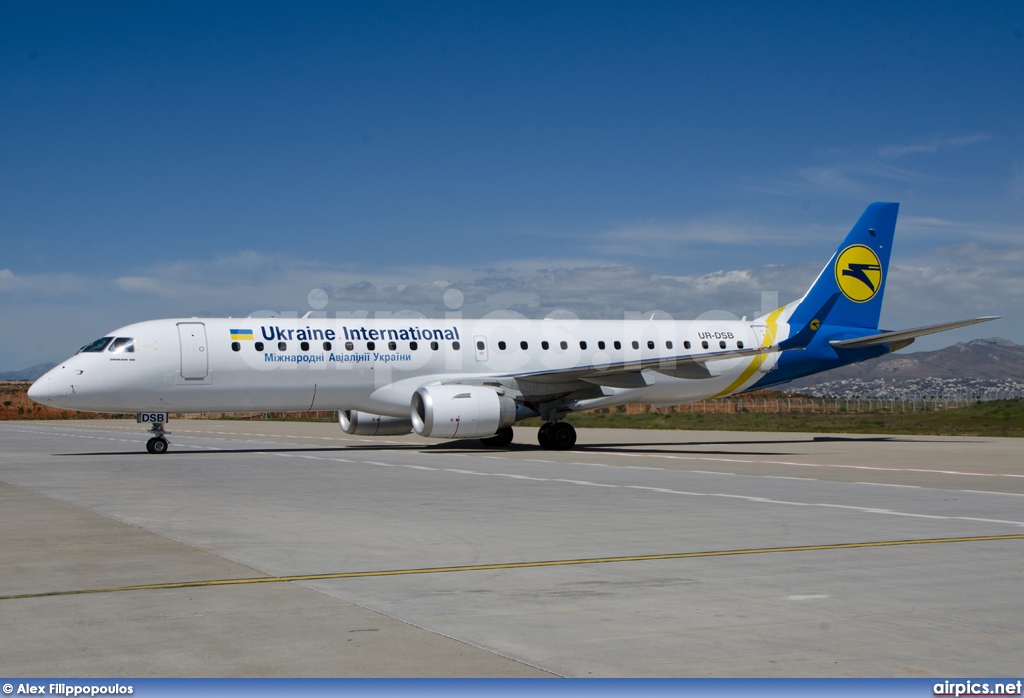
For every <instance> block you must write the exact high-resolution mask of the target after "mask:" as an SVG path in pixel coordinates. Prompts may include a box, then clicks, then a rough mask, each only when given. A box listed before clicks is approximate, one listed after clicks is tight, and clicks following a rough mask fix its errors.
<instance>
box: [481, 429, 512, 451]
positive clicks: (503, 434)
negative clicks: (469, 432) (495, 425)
mask: <svg viewBox="0 0 1024 698" xmlns="http://www.w3.org/2000/svg"><path fill="white" fill-rule="evenodd" d="M512 436H513V434H512V427H504V428H503V429H499V430H498V433H497V434H495V435H494V436H488V437H487V438H484V439H480V443H482V444H483V445H484V446H487V447H488V448H505V447H506V446H508V445H509V444H510V443H512Z"/></svg>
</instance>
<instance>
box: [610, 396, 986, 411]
mask: <svg viewBox="0 0 1024 698" xmlns="http://www.w3.org/2000/svg"><path fill="white" fill-rule="evenodd" d="M977 401H978V398H977V397H938V398H891V399H884V398H814V397H795V396H783V397H772V398H768V397H764V398H756V397H754V398H750V397H748V398H740V397H735V398H718V399H713V400H701V401H699V402H689V403H686V404H682V405H673V406H670V407H652V406H650V405H626V406H625V407H624V408H610V409H607V410H605V411H607V412H625V413H626V414H648V413H651V412H657V413H659V414H670V413H673V412H676V413H683V414H700V413H704V414H744V413H745V414H750V413H760V414H792V413H798V414H805V413H806V414H870V413H890V414H895V413H900V412H939V411H942V410H951V409H958V408H962V407H967V406H968V405H972V404H974V403H976V402H977ZM595 411H600V410H595Z"/></svg>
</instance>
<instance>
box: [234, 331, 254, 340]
mask: <svg viewBox="0 0 1024 698" xmlns="http://www.w3.org/2000/svg"><path fill="white" fill-rule="evenodd" d="M231 339H252V330H231Z"/></svg>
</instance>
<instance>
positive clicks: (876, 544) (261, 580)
mask: <svg viewBox="0 0 1024 698" xmlns="http://www.w3.org/2000/svg"><path fill="white" fill-rule="evenodd" d="M1004 540H1024V533H1016V534H1007V535H998V536H962V537H958V538H917V539H911V540H880V541H869V542H864V543H831V544H825V545H794V546H787V547H780V548H745V549H737V550H706V551H701V552H692V553H664V554H660V555H624V556H620V557H590V558H579V559H574V560H540V561H533V562H501V563H494V564H490V565H456V566H452V567H419V568H415V569H406V570H374V571H368V572H327V573H323V574H297V575H290V576H286V577H249V578H242V579H207V580H199V581H192V582H166V583H161V584H136V585H132V586H123V587H108V588H105V589H75V590H71V591H44V592H38V593H33V594H11V595H7V596H0V601H9V600H12V599H36V598H41V597H44V596H74V595H77V594H110V593H113V592H118V591H148V590H156V589H184V588H187V587H214V586H228V585H232V584H265V583H271V582H310V581H318V580H324V579H354V578H358V577H392V576H397V575H403V574H439V573H442V572H480V571H484V570H514V569H521V568H526V567H557V566H560V565H598V564H602V563H607V562H647V561H650V560H682V559H686V558H695V557H721V556H725V555H763V554H766V553H800V552H809V551H813V550H848V549H852V548H883V547H888V546H894V545H930V544H936V543H977V542H983V541H1004Z"/></svg>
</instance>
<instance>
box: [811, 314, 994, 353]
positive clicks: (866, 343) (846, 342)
mask: <svg viewBox="0 0 1024 698" xmlns="http://www.w3.org/2000/svg"><path fill="white" fill-rule="evenodd" d="M999 317H1000V316H998V315H986V316H985V317H976V318H972V319H970V320H958V321H957V322H944V323H942V324H941V325H929V326H927V327H916V328H914V329H912V330H896V331H893V332H882V333H881V334H873V335H871V336H870V337H858V338H856V339H837V340H833V341H831V342H829V344H831V345H832V346H834V347H835V348H836V349H860V348H861V347H873V346H877V345H879V344H888V343H890V342H900V341H903V340H907V339H911V340H912V339H914V337H923V336H924V335H926V334H935V333H936V332H945V331H946V330H955V329H956V328H957V327H966V326H967V325H976V324H978V323H979V322H988V321H989V320H998V319H999Z"/></svg>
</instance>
